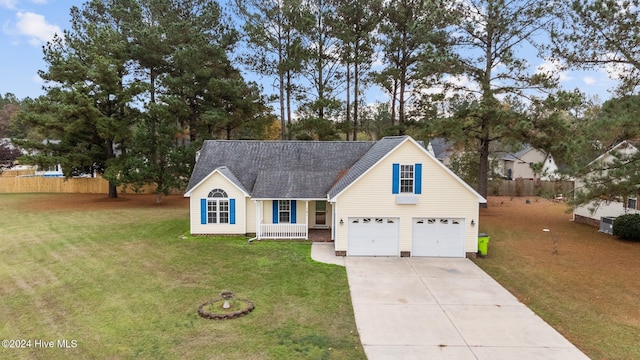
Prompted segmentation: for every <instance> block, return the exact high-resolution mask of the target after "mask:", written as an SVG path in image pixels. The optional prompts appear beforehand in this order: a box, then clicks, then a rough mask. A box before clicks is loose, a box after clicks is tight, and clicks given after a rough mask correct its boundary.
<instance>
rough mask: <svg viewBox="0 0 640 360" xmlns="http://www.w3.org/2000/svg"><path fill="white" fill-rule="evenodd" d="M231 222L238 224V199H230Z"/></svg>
mask: <svg viewBox="0 0 640 360" xmlns="http://www.w3.org/2000/svg"><path fill="white" fill-rule="evenodd" d="M229 224H231V225H235V224H236V199H229Z"/></svg>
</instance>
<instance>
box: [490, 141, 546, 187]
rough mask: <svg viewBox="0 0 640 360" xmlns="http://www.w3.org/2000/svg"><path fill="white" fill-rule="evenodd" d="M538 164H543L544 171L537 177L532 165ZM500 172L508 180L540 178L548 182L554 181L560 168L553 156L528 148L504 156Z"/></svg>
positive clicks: (501, 160)
mask: <svg viewBox="0 0 640 360" xmlns="http://www.w3.org/2000/svg"><path fill="white" fill-rule="evenodd" d="M538 163H540V164H542V169H541V170H542V171H541V172H540V173H539V174H537V176H536V174H535V173H534V171H533V168H532V167H531V165H532V164H538ZM498 170H499V173H500V174H501V175H502V176H504V177H505V178H506V179H507V180H514V179H517V178H523V179H534V178H539V179H541V180H545V181H546V180H553V179H554V174H556V172H557V171H558V166H557V165H556V162H555V161H554V160H553V156H551V154H547V153H545V152H543V151H540V150H538V149H535V148H532V147H530V146H527V147H525V148H524V149H522V150H520V151H518V152H517V153H515V154H506V155H505V156H503V157H502V159H500V165H499V169H498Z"/></svg>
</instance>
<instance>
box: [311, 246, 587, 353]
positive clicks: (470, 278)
mask: <svg viewBox="0 0 640 360" xmlns="http://www.w3.org/2000/svg"><path fill="white" fill-rule="evenodd" d="M311 256H312V258H313V259H315V260H317V261H322V262H327V263H333V264H339V265H344V266H346V268H347V276H348V279H349V288H350V291H351V300H352V303H353V309H354V313H355V319H356V325H357V327H358V332H359V333H360V340H361V341H362V345H363V346H364V350H365V353H366V354H367V358H368V359H369V360H378V359H407V360H408V359H438V360H445V359H455V360H467V359H468V360H485V359H486V360H503V359H504V360H511V359H527V360H529V359H540V360H542V359H544V360H554V359H558V360H574V359H575V360H578V359H580V360H584V359H588V357H587V356H586V355H584V354H583V353H582V352H581V351H579V350H578V349H577V348H576V347H575V346H574V345H573V344H571V343H570V342H569V341H568V340H567V339H565V338H564V337H563V336H562V335H560V334H559V333H558V332H557V331H556V330H555V329H553V328H552V327H551V326H549V325H548V324H547V323H546V322H544V321H543V320H542V319H541V318H540V317H538V316H537V315H536V314H534V313H533V311H531V310H529V308H527V307H526V306H525V305H523V304H522V303H520V302H519V301H518V300H517V299H516V298H515V297H514V296H513V295H511V293H509V292H508V291H507V290H505V289H504V288H503V287H502V286H501V285H499V284H498V283H497V282H496V281H495V280H493V279H492V278H491V277H489V275H487V274H486V273H485V272H484V271H482V270H481V269H480V268H479V267H477V266H476V265H475V264H474V263H473V262H471V261H470V260H468V259H450V258H417V257H416V258H395V257H378V258H376V257H346V258H342V257H336V256H334V255H333V244H332V243H313V245H312V251H311Z"/></svg>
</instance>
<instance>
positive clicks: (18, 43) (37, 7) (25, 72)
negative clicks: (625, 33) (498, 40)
mask: <svg viewBox="0 0 640 360" xmlns="http://www.w3.org/2000/svg"><path fill="white" fill-rule="evenodd" d="M84 2H85V1H83V0H0V23H1V24H2V28H1V31H2V34H1V36H0V54H2V55H0V94H2V95H4V94H6V93H13V94H14V95H16V96H17V97H18V98H20V99H22V98H25V97H31V98H35V97H37V96H40V95H42V94H43V93H44V92H43V90H42V85H43V83H42V81H41V80H40V78H39V77H38V70H45V69H46V63H45V62H44V61H43V60H42V57H43V53H42V46H43V45H44V44H46V42H47V41H48V40H50V39H51V38H52V37H53V35H54V34H55V33H62V31H63V30H64V29H67V28H69V27H70V21H69V20H70V16H69V9H70V8H71V6H74V5H75V6H79V7H80V6H81V5H82V4H83V3H84ZM529 62H530V65H531V66H532V68H533V69H536V68H538V67H540V66H543V67H545V68H550V67H553V64H551V63H550V62H545V61H544V60H541V59H535V58H532V59H530V61H529ZM560 80H561V84H562V87H563V88H565V89H567V90H571V89H574V88H579V89H580V90H581V91H583V92H585V93H586V94H587V95H590V96H594V95H597V96H598V97H599V98H600V101H604V100H607V99H609V98H610V97H611V95H610V94H609V92H608V91H607V90H608V89H612V88H613V87H614V86H615V84H616V82H615V80H612V79H610V76H609V74H608V73H607V72H606V71H604V70H600V71H590V72H577V71H570V72H563V73H561V74H560ZM462 81H464V80H462ZM265 90H271V89H267V88H266V87H265ZM368 93H369V96H370V97H371V98H373V99H378V100H383V99H384V98H385V96H383V95H382V94H381V93H379V92H377V91H376V89H370V90H369V92H368Z"/></svg>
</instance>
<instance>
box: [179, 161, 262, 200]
mask: <svg viewBox="0 0 640 360" xmlns="http://www.w3.org/2000/svg"><path fill="white" fill-rule="evenodd" d="M215 173H218V174H220V175H221V176H222V177H223V178H225V179H226V180H227V181H228V182H230V183H231V184H233V186H235V187H236V188H237V189H238V190H240V191H242V193H243V194H244V196H245V197H251V195H249V194H248V193H247V192H246V191H244V189H242V188H241V187H239V186H238V185H236V183H234V182H233V181H231V179H229V178H228V177H226V176H225V175H224V174H223V173H222V172H221V171H220V170H218V168H216V169H215V170H213V171H212V172H210V173H209V175H207V176H205V177H204V178H203V179H202V180H200V182H198V183H197V184H196V185H194V186H193V187H192V188H191V190H189V191H187V192H186V193H184V197H191V192H192V191H193V190H195V189H197V188H198V187H200V185H202V183H204V182H205V181H207V180H208V179H209V178H210V177H212V176H213V174H215Z"/></svg>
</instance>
